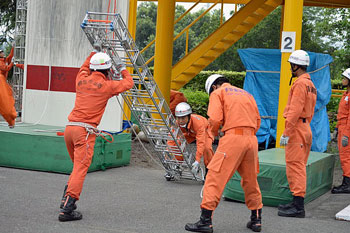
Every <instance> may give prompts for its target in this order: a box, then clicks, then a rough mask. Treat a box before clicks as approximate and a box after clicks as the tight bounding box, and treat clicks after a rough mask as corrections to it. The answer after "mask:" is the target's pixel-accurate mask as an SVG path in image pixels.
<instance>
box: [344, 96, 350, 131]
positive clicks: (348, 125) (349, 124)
mask: <svg viewBox="0 0 350 233" xmlns="http://www.w3.org/2000/svg"><path fill="white" fill-rule="evenodd" d="M348 98H349V99H350V96H349V95H348ZM344 135H345V136H347V137H350V108H349V113H348V119H347V121H346V127H345V131H344Z"/></svg>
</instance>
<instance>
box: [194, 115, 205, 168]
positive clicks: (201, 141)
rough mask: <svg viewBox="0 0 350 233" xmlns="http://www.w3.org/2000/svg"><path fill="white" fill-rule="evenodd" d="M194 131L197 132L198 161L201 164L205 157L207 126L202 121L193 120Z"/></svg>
mask: <svg viewBox="0 0 350 233" xmlns="http://www.w3.org/2000/svg"><path fill="white" fill-rule="evenodd" d="M192 124H193V129H194V131H195V132H196V141H197V152H196V161H198V162H200V161H201V157H202V156H203V152H204V147H205V140H206V132H205V131H206V124H205V122H203V121H202V120H197V119H193V120H192Z"/></svg>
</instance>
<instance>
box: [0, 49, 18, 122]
mask: <svg viewBox="0 0 350 233" xmlns="http://www.w3.org/2000/svg"><path fill="white" fill-rule="evenodd" d="M13 49H14V48H13V47H12V49H11V52H10V54H9V55H8V57H6V58H0V114H1V115H2V116H3V117H4V119H5V120H6V121H7V123H8V124H9V125H10V126H14V125H15V120H16V117H17V113H16V109H15V99H14V98H13V92H12V88H11V86H10V85H9V84H8V83H7V75H8V72H9V71H10V70H11V69H12V67H13V63H12V62H11V60H12V57H13Z"/></svg>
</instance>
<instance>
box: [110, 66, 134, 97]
mask: <svg viewBox="0 0 350 233" xmlns="http://www.w3.org/2000/svg"><path fill="white" fill-rule="evenodd" d="M122 76H123V79H122V80H118V81H110V82H108V85H109V88H110V90H111V91H110V92H111V93H112V95H118V94H119V93H122V92H124V91H127V90H129V89H130V88H132V87H133V85H134V80H133V79H132V77H131V75H130V73H129V71H127V70H123V71H122Z"/></svg>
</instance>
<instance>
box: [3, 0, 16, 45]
mask: <svg viewBox="0 0 350 233" xmlns="http://www.w3.org/2000/svg"><path fill="white" fill-rule="evenodd" d="M16 3H17V1H16V0H1V1H0V43H4V42H7V41H8V39H9V38H10V35H9V34H12V33H13V32H14V29H15V22H16Z"/></svg>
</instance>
